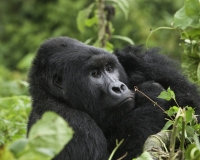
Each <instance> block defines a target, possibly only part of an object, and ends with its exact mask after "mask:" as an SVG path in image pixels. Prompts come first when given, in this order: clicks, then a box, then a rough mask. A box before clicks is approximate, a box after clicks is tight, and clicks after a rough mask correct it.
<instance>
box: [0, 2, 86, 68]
mask: <svg viewBox="0 0 200 160" xmlns="http://www.w3.org/2000/svg"><path fill="white" fill-rule="evenodd" d="M74 3H75V4H74ZM87 3H88V2H85V1H78V0H74V1H66V0H50V1H48V2H47V1H43V0H28V1H24V0H7V1H1V2H0V41H1V43H0V64H1V65H2V64H4V65H5V66H6V67H9V68H10V69H22V70H26V69H27V68H28V67H29V66H30V62H31V58H32V57H33V55H34V53H35V51H36V49H37V48H38V46H39V44H40V43H41V42H43V41H44V40H45V39H47V38H50V37H55V36H70V37H77V38H78V39H81V36H80V34H79V33H78V30H77V27H76V21H73V19H76V14H77V13H76V11H77V10H80V9H81V8H82V6H84V5H86V4H87ZM27 54H28V55H27ZM25 55H27V56H26V57H24V56H25ZM22 63H23V64H22Z"/></svg>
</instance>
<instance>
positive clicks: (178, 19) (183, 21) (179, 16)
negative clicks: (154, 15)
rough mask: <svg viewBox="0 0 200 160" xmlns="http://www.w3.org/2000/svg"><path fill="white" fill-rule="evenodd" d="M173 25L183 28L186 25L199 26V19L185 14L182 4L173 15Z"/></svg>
mask: <svg viewBox="0 0 200 160" xmlns="http://www.w3.org/2000/svg"><path fill="white" fill-rule="evenodd" d="M174 26H175V27H177V28H181V29H183V30H184V29H186V28H187V27H193V28H199V27H200V23H199V20H197V19H192V18H190V17H188V16H187V15H186V13H185V6H184V7H182V8H181V9H180V10H178V11H177V12H176V13H175V15H174Z"/></svg>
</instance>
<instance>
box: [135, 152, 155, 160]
mask: <svg viewBox="0 0 200 160" xmlns="http://www.w3.org/2000/svg"><path fill="white" fill-rule="evenodd" d="M133 160H153V158H152V157H151V155H150V154H149V153H148V152H146V151H145V152H143V153H142V154H141V155H140V157H138V158H134V159H133Z"/></svg>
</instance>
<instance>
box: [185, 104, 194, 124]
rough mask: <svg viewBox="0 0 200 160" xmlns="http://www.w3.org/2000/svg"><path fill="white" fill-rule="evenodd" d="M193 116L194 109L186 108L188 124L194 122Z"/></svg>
mask: <svg viewBox="0 0 200 160" xmlns="http://www.w3.org/2000/svg"><path fill="white" fill-rule="evenodd" d="M193 115H194V109H193V108H192V107H186V110H185V118H186V124H187V123H189V122H192V120H193Z"/></svg>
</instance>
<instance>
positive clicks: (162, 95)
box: [158, 91, 172, 101]
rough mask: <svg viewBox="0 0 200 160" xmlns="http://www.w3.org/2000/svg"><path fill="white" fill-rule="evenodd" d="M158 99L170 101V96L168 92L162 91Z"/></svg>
mask: <svg viewBox="0 0 200 160" xmlns="http://www.w3.org/2000/svg"><path fill="white" fill-rule="evenodd" d="M158 98H160V99H165V100H167V101H170V100H171V98H172V97H171V94H170V93H169V92H168V91H162V92H161V93H160V95H159V96H158Z"/></svg>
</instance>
